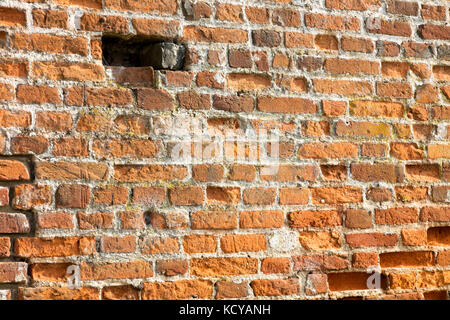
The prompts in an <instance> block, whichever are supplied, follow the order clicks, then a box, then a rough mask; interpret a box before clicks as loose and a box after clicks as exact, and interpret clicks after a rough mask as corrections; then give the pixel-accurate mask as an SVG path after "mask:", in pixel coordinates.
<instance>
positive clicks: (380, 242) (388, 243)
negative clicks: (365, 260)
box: [345, 232, 398, 248]
mask: <svg viewBox="0 0 450 320" xmlns="http://www.w3.org/2000/svg"><path fill="white" fill-rule="evenodd" d="M345 239H346V241H347V243H348V245H349V246H350V247H351V248H361V247H393V246H395V245H396V244H397V241H398V236H397V235H396V234H384V233H381V232H376V233H352V234H346V235H345Z"/></svg>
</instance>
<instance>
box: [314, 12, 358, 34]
mask: <svg viewBox="0 0 450 320" xmlns="http://www.w3.org/2000/svg"><path fill="white" fill-rule="evenodd" d="M305 24H306V26H307V27H311V28H320V29H327V30H353V31H356V30H359V29H360V21H359V19H358V18H356V17H346V16H335V15H324V14H318V13H316V14H305Z"/></svg>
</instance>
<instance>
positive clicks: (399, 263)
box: [380, 251, 434, 268]
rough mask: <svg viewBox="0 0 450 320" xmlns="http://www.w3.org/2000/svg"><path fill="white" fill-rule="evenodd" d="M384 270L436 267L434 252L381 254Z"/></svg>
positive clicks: (381, 263)
mask: <svg viewBox="0 0 450 320" xmlns="http://www.w3.org/2000/svg"><path fill="white" fill-rule="evenodd" d="M380 265H381V267H382V268H402V267H429V266H433V265H434V254H433V252H432V251H408V252H406V251H405V252H386V253H380Z"/></svg>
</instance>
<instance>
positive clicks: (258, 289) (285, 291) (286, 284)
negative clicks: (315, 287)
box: [250, 279, 300, 297]
mask: <svg viewBox="0 0 450 320" xmlns="http://www.w3.org/2000/svg"><path fill="white" fill-rule="evenodd" d="M250 286H251V287H252V289H253V293H254V294H255V296H257V297H260V296H269V297H270V296H288V295H297V294H299V293H300V283H299V281H298V279H275V280H253V281H252V282H251V283H250Z"/></svg>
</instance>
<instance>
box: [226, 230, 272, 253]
mask: <svg viewBox="0 0 450 320" xmlns="http://www.w3.org/2000/svg"><path fill="white" fill-rule="evenodd" d="M220 247H221V249H222V251H223V252H225V253H233V252H242V251H253V252H257V251H264V250H266V237H265V235H263V234H234V235H225V236H223V237H222V238H221V239H220Z"/></svg>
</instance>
